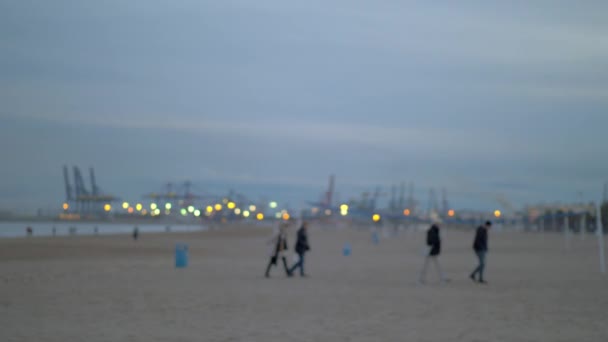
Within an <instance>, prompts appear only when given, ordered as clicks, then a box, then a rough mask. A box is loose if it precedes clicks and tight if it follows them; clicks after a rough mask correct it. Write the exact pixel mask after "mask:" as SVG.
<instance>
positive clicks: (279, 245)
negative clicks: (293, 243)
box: [264, 223, 289, 278]
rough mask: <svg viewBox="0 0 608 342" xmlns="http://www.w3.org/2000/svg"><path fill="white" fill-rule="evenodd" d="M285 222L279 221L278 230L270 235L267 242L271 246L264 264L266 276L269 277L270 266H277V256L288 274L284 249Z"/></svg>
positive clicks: (285, 244)
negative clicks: (266, 262) (266, 261)
mask: <svg viewBox="0 0 608 342" xmlns="http://www.w3.org/2000/svg"><path fill="white" fill-rule="evenodd" d="M287 227H288V225H287V223H281V224H280V226H279V231H278V232H277V233H276V234H274V235H273V236H272V238H271V239H270V241H269V243H270V245H271V246H272V247H271V249H270V261H269V262H268V266H266V273H264V276H265V277H266V278H269V277H270V268H271V267H272V266H273V265H274V266H277V261H278V260H279V258H281V260H282V261H283V267H284V268H285V274H286V275H288V276H289V268H288V267H287V257H286V256H285V251H286V250H287Z"/></svg>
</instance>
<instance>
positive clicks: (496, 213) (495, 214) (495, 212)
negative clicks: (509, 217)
mask: <svg viewBox="0 0 608 342" xmlns="http://www.w3.org/2000/svg"><path fill="white" fill-rule="evenodd" d="M494 216H495V217H496V218H499V217H500V216H502V213H501V212H500V210H494Z"/></svg>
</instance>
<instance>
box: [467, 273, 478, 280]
mask: <svg viewBox="0 0 608 342" xmlns="http://www.w3.org/2000/svg"><path fill="white" fill-rule="evenodd" d="M469 278H471V280H472V281H474V282H477V279H475V275H473V274H471V275H470V276H469Z"/></svg>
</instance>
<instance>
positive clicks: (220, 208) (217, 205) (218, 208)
mask: <svg viewBox="0 0 608 342" xmlns="http://www.w3.org/2000/svg"><path fill="white" fill-rule="evenodd" d="M220 210H222V205H221V204H219V203H217V204H216V205H215V211H220Z"/></svg>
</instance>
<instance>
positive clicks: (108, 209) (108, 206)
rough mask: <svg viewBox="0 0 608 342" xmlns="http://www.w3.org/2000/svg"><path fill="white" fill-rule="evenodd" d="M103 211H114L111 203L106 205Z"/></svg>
mask: <svg viewBox="0 0 608 342" xmlns="http://www.w3.org/2000/svg"><path fill="white" fill-rule="evenodd" d="M103 210H104V211H110V210H112V206H111V205H110V203H106V204H104V205H103Z"/></svg>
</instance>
